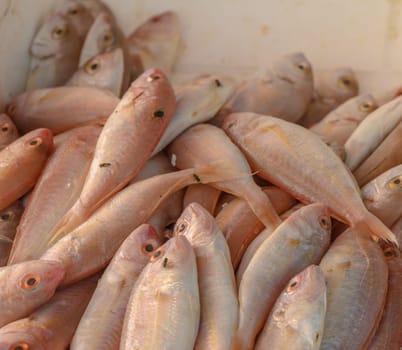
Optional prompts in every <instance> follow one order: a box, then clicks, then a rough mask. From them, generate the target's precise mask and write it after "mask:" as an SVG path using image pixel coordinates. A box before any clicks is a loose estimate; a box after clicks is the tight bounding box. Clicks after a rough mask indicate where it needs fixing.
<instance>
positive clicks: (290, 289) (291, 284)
mask: <svg viewBox="0 0 402 350" xmlns="http://www.w3.org/2000/svg"><path fill="white" fill-rule="evenodd" d="M298 287H299V281H298V279H297V278H295V279H293V280H291V281H290V282H289V284H288V287H287V288H286V291H287V292H288V293H291V292H293V291H294V290H295V289H297V288H298Z"/></svg>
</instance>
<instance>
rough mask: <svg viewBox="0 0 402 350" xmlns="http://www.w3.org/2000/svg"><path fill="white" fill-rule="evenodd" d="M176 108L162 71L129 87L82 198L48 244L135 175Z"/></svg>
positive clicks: (101, 137)
mask: <svg viewBox="0 0 402 350" xmlns="http://www.w3.org/2000/svg"><path fill="white" fill-rule="evenodd" d="M175 105H176V99H175V95H174V92H173V89H172V86H171V85H170V83H169V81H168V79H167V77H166V76H165V75H164V74H163V72H162V71H160V70H158V69H150V70H148V71H146V72H144V73H143V74H142V75H141V76H140V77H139V78H138V79H137V80H136V81H134V82H133V83H132V85H131V87H130V89H129V90H128V91H127V92H126V93H125V94H124V96H123V98H122V99H121V101H120V102H119V104H118V105H117V106H116V108H115V110H114V111H113V112H112V114H111V115H110V117H109V118H108V119H107V121H106V123H105V126H104V127H103V129H102V132H101V134H100V135H99V138H98V142H97V144H96V147H95V152H94V157H93V160H92V162H91V165H90V168H89V171H88V175H87V177H86V178H85V183H84V186H83V188H82V191H81V194H80V196H79V198H78V199H77V201H76V202H75V203H74V204H73V206H72V207H71V208H70V209H69V211H68V212H67V213H66V214H65V215H64V216H63V218H62V219H61V220H60V222H59V223H58V224H57V225H56V227H55V229H54V232H53V235H52V241H55V240H57V239H59V238H60V237H62V236H63V235H65V234H67V233H68V232H71V231H72V230H73V229H74V228H76V227H77V226H79V224H81V223H83V222H84V221H85V220H86V219H87V218H88V217H89V216H90V215H91V214H92V213H93V212H94V211H95V210H96V209H97V208H99V207H100V206H101V205H102V204H103V203H104V202H105V201H106V200H107V199H109V198H110V197H111V196H112V195H114V194H115V193H116V192H117V191H119V190H121V189H122V188H123V187H124V186H125V185H127V184H128V183H129V182H130V180H131V179H133V178H134V177H135V176H136V175H137V173H138V172H139V170H140V169H141V167H142V166H143V165H144V164H145V162H146V161H147V160H148V159H149V158H150V157H151V154H152V151H153V150H154V148H155V147H156V145H157V144H158V142H159V140H160V138H161V136H162V134H163V132H164V131H165V129H166V128H167V125H168V124H169V122H170V120H171V119H172V117H173V113H174V109H175ZM116 140H119V142H116ZM123 150H124V152H123Z"/></svg>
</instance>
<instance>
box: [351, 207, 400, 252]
mask: <svg viewBox="0 0 402 350" xmlns="http://www.w3.org/2000/svg"><path fill="white" fill-rule="evenodd" d="M358 225H360V226H361V227H365V228H366V229H367V230H368V231H369V232H370V234H371V236H372V237H373V236H374V237H378V238H381V239H383V240H384V241H386V242H390V243H392V244H394V245H395V246H397V247H399V245H398V241H397V239H396V237H395V235H394V234H393V233H392V231H391V230H390V229H389V228H388V227H387V226H385V225H384V223H383V222H382V221H381V220H380V219H379V218H377V217H376V216H375V215H374V214H372V213H370V212H369V211H367V213H366V215H365V216H364V218H363V219H362V220H361V221H359V222H358V223H357V225H356V226H358Z"/></svg>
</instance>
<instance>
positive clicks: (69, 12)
mask: <svg viewBox="0 0 402 350" xmlns="http://www.w3.org/2000/svg"><path fill="white" fill-rule="evenodd" d="M79 12H80V10H79V9H78V8H77V7H74V8H72V9H70V10H69V11H68V14H69V15H72V16H75V15H77V14H78V13H79Z"/></svg>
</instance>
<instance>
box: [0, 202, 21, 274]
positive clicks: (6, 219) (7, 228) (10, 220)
mask: <svg viewBox="0 0 402 350" xmlns="http://www.w3.org/2000/svg"><path fill="white" fill-rule="evenodd" d="M23 211H24V208H23V206H22V203H21V201H20V200H17V201H16V202H14V203H13V204H11V205H10V206H8V207H7V208H5V209H3V210H0V267H1V266H4V265H6V264H7V260H8V256H9V254H10V251H11V246H12V244H13V240H14V236H15V233H16V231H17V226H18V224H19V222H20V219H21V215H22V212H23Z"/></svg>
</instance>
